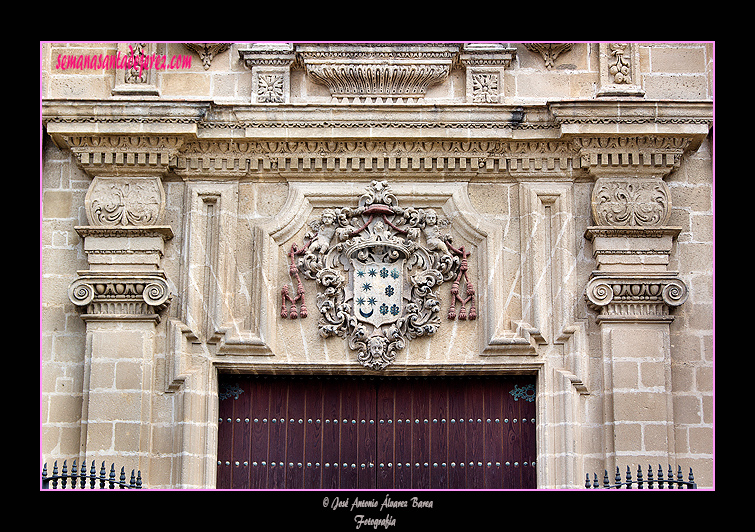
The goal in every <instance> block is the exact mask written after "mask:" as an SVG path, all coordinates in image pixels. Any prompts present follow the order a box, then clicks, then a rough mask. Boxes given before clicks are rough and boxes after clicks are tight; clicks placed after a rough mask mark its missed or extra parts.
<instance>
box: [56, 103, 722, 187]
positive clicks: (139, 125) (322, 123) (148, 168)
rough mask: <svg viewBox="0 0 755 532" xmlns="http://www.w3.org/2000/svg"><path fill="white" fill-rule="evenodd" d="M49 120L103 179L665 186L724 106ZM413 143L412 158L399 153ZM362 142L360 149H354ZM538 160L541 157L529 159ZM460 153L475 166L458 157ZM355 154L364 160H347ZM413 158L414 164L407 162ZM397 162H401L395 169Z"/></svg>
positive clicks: (137, 109) (328, 109)
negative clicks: (494, 179)
mask: <svg viewBox="0 0 755 532" xmlns="http://www.w3.org/2000/svg"><path fill="white" fill-rule="evenodd" d="M42 120H43V124H44V126H45V127H46V130H47V132H48V133H49V134H50V135H51V136H52V138H53V140H54V141H55V142H56V144H57V145H58V146H59V147H65V148H69V149H71V151H72V152H73V153H74V154H75V155H76V156H77V158H78V160H79V163H80V164H81V166H82V167H83V168H84V169H85V170H86V171H88V172H90V173H92V174H93V175H165V174H166V173H168V172H171V171H177V172H178V173H179V174H180V173H181V172H184V171H188V172H189V173H192V172H193V171H199V172H204V173H206V171H207V170H210V171H212V172H213V173H218V175H221V174H228V175H244V174H246V173H249V172H256V171H264V170H270V169H272V170H279V169H280V168H288V169H290V170H292V171H308V170H310V169H319V168H320V167H321V168H322V169H323V171H331V170H334V169H336V168H339V169H340V170H346V169H348V170H359V171H366V172H369V171H373V170H385V169H388V170H393V169H394V168H398V169H411V170H433V171H435V170H438V169H449V168H456V169H458V170H462V171H464V172H478V171H480V170H481V171H483V172H490V171H492V172H500V171H505V172H512V173H513V174H518V173H521V172H522V171H525V172H532V171H536V172H538V173H540V172H542V171H543V170H545V174H543V175H546V174H547V175H551V176H554V175H555V176H562V177H568V176H571V175H572V174H571V173H572V171H573V170H575V169H583V170H581V172H582V173H584V169H587V170H588V171H589V173H590V174H591V175H593V176H594V177H595V176H597V177H600V176H601V175H604V174H605V172H611V173H616V172H618V173H620V174H626V175H628V176H631V175H634V174H636V175H645V174H647V175H653V176H661V177H662V176H663V175H665V174H666V173H668V172H669V171H671V170H672V169H673V168H675V167H676V166H677V165H678V163H679V161H680V158H681V156H682V154H683V153H684V152H686V151H688V150H693V149H695V148H696V147H697V146H698V145H699V143H700V142H701V141H702V140H703V139H704V138H705V136H706V135H707V134H708V131H709V129H710V127H711V125H712V102H709V101H695V102H669V101H639V102H638V101H628V100H610V101H607V100H580V101H559V102H549V103H545V104H527V105H507V104H470V103H465V104H447V105H428V104H406V105H391V106H380V105H343V104H275V105H267V106H266V105H259V104H221V103H215V102H206V101H201V102H200V101H189V102H187V101H164V100H160V101H158V100H150V101H145V100H139V101H134V100H128V101H127V100H108V101H94V100H45V101H43V107H42ZM270 142H272V143H277V144H269V143H270ZM382 142H385V143H389V144H380V143H382ZM407 142H408V143H409V144H408V145H410V146H411V148H410V149H406V148H403V147H401V146H399V145H397V144H395V143H407ZM265 143H268V144H265ZM303 143H305V144H303ZM390 143H394V144H390ZM522 143H525V144H522ZM354 145H358V149H356V151H355V150H354V149H352V148H349V146H354ZM523 145H526V148H524V149H523V148H522V146H523ZM208 146H213V147H211V148H208ZM270 146H274V148H270ZM386 146H388V148H386ZM396 146H398V147H396ZM418 147H419V148H418ZM525 152H527V153H525ZM510 153H519V154H520V155H519V156H517V157H511V156H509V155H508V154H510ZM528 153H534V154H537V155H535V156H534V157H528V156H526V155H527V154H528ZM187 154H201V157H200V156H199V155H197V156H196V157H195V156H194V155H191V156H190V157H189V158H191V157H194V158H195V160H194V161H193V162H192V161H188V162H182V161H183V160H184V159H186V157H187ZM273 154H275V155H273ZM460 154H462V155H465V156H468V158H466V159H464V160H460V159H457V158H458V157H459V156H460ZM539 154H542V157H541V156H540V155H539ZM248 156H251V157H248ZM257 156H259V157H257ZM182 157H183V158H184V159H182ZM344 157H346V158H348V157H352V159H354V160H356V159H358V160H359V162H358V163H356V164H355V163H354V162H353V160H352V161H351V162H348V161H346V162H345V163H344V161H345V159H344ZM401 157H404V158H408V159H407V161H408V162H406V161H405V162H401ZM419 157H422V158H424V160H422V161H419V159H417V158H419ZM281 158H283V159H281ZM286 158H288V162H285V161H284V160H285V159H286ZM392 158H394V159H396V160H397V161H399V162H396V163H393V162H391V160H392ZM412 158H414V159H412ZM450 158H454V160H453V164H451V163H452V161H451V160H450ZM274 159H278V161H277V162H274V161H273V160H274ZM339 159H341V162H340V163H339V162H337V161H338V160H339ZM514 159H516V161H514V162H512V161H513V160H514ZM266 161H267V162H266ZM282 161H284V162H283V165H284V166H281V165H280V163H281V162H282ZM268 163H269V164H268ZM554 172H555V173H554ZM638 172H639V173H638Z"/></svg>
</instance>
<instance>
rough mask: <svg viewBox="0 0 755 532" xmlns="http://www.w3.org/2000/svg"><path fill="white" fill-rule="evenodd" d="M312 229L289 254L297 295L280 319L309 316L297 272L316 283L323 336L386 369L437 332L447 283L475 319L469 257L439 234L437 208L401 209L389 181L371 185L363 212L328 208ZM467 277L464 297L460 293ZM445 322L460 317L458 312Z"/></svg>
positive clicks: (444, 223)
mask: <svg viewBox="0 0 755 532" xmlns="http://www.w3.org/2000/svg"><path fill="white" fill-rule="evenodd" d="M310 225H311V226H312V228H313V231H312V232H309V233H307V234H306V235H305V241H306V244H305V245H304V246H303V247H301V248H299V247H298V246H297V245H294V246H293V247H292V249H291V253H289V257H290V261H291V262H290V265H289V273H290V274H291V276H292V280H293V281H294V282H295V284H296V287H295V288H294V290H295V291H296V294H297V296H296V297H291V296H290V292H289V290H288V287H284V288H283V290H282V291H281V293H282V298H283V302H282V310H281V315H282V316H283V317H289V318H295V317H297V316H301V317H306V312H307V311H306V306H304V292H303V288H302V284H301V281H300V278H299V275H298V272H301V274H302V275H303V276H304V277H305V278H306V279H312V280H315V281H316V282H317V285H318V288H319V292H318V294H317V308H318V310H319V312H320V319H319V322H318V327H319V332H320V335H321V336H322V337H323V338H328V337H331V336H339V337H342V338H345V339H347V340H348V345H349V348H350V349H352V350H354V351H356V352H357V359H358V361H359V363H360V364H362V365H363V366H365V367H367V368H370V369H375V370H380V369H383V368H385V367H386V366H387V365H389V364H390V363H391V362H393V360H394V359H395V357H396V352H397V351H399V350H401V349H403V348H404V347H405V346H406V342H407V341H409V340H412V339H414V338H417V337H420V336H430V335H432V334H434V333H435V332H436V331H437V330H438V328H439V327H440V324H441V319H440V316H439V313H440V296H439V294H438V292H437V288H438V287H439V286H440V285H441V284H442V283H443V282H445V281H449V280H452V279H453V280H454V291H453V292H452V295H453V297H454V302H453V304H452V306H455V305H456V303H457V302H459V303H461V308H460V309H459V310H458V315H459V319H467V317H468V318H469V319H475V318H476V317H477V311H476V309H475V307H474V288H473V287H472V283H471V282H469V280H468V278H467V276H466V271H467V269H468V266H467V257H468V256H469V253H468V252H466V251H464V248H463V246H462V247H460V248H459V249H456V248H454V247H453V246H452V245H451V238H450V237H449V236H448V235H444V234H443V233H442V230H443V228H444V227H446V226H447V225H448V222H447V220H444V219H441V218H440V217H439V216H438V215H437V213H436V212H435V211H434V210H433V209H415V208H411V207H409V208H404V207H399V206H398V201H397V199H396V197H395V196H394V195H393V194H392V193H391V191H390V188H389V187H388V185H387V182H385V181H373V182H372V184H371V185H370V186H369V187H368V189H367V192H366V193H365V194H364V195H363V196H362V197H361V199H360V201H359V206H358V207H355V208H352V207H342V208H329V209H325V210H324V211H323V213H322V215H321V217H320V219H319V220H315V221H314V222H313V223H311V224H310ZM297 257H298V260H297V259H296V258H297ZM295 261H296V262H295ZM462 277H463V278H464V280H465V281H466V294H465V297H461V296H459V284H460V282H461V278H462ZM462 288H463V287H462ZM297 302H300V304H301V308H299V309H296V303H297ZM289 303H290V304H291V308H290V309H287V308H286V307H287V305H288V304H289ZM466 304H471V308H470V311H469V314H467V312H466V308H465V305H466ZM448 317H449V319H454V318H456V310H455V309H454V313H453V315H451V314H449V316H448Z"/></svg>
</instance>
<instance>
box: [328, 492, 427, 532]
mask: <svg viewBox="0 0 755 532" xmlns="http://www.w3.org/2000/svg"><path fill="white" fill-rule="evenodd" d="M322 505H323V507H324V508H330V509H331V510H340V509H345V510H348V511H350V512H354V513H355V515H354V525H355V529H357V530H359V529H360V528H362V527H365V528H373V529H377V528H385V529H387V528H390V527H393V526H396V518H395V517H393V516H392V515H391V514H390V513H387V514H386V515H384V516H381V517H368V516H366V515H364V514H363V513H357V512H359V511H360V510H361V511H364V510H365V509H375V510H377V511H379V512H384V511H389V510H397V509H399V508H432V507H433V501H425V500H420V499H419V498H417V497H411V498H409V499H402V500H394V499H391V497H390V495H387V494H386V496H385V498H384V499H383V500H382V501H380V500H378V499H360V498H359V497H356V498H354V499H350V498H345V499H344V498H340V497H334V498H333V499H329V498H328V497H325V498H323V500H322Z"/></svg>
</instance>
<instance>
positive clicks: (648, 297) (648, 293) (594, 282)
mask: <svg viewBox="0 0 755 532" xmlns="http://www.w3.org/2000/svg"><path fill="white" fill-rule="evenodd" d="M687 296H688V291H687V286H686V285H685V284H684V282H683V281H682V280H681V279H679V278H677V277H676V275H674V273H672V272H669V273H667V274H660V275H647V274H645V275H597V276H595V277H593V278H592V279H591V280H590V282H588V283H587V288H586V291H585V297H586V299H587V303H588V305H589V306H590V308H592V309H594V310H598V311H599V315H598V318H597V319H598V321H604V320H609V319H610V320H649V321H653V320H663V321H671V320H672V319H673V317H672V316H670V315H669V307H678V306H680V305H682V304H683V303H684V302H685V301H686V300H687Z"/></svg>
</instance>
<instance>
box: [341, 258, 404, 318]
mask: <svg viewBox="0 0 755 532" xmlns="http://www.w3.org/2000/svg"><path fill="white" fill-rule="evenodd" d="M351 264H352V266H353V269H352V270H351V282H352V286H353V292H354V310H355V313H354V316H355V317H356V318H357V319H358V320H359V321H364V322H367V323H370V324H372V325H373V326H374V327H381V326H382V325H384V324H386V323H392V322H395V321H396V320H397V319H399V317H400V316H401V314H402V311H403V307H404V305H403V301H402V295H403V293H404V260H403V259H401V260H398V261H396V262H374V261H373V262H367V263H363V262H359V261H358V260H355V259H352V260H351Z"/></svg>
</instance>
